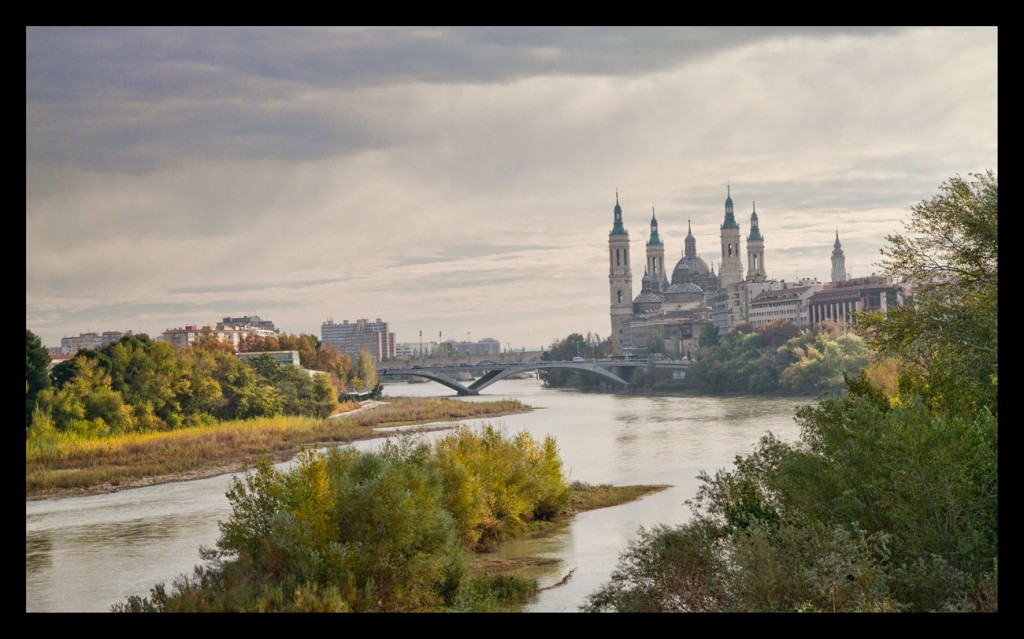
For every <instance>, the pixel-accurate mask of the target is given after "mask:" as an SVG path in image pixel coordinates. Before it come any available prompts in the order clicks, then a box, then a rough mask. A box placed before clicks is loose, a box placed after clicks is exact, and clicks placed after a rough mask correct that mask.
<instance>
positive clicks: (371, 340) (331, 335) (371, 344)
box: [320, 317, 395, 362]
mask: <svg viewBox="0 0 1024 639" xmlns="http://www.w3.org/2000/svg"><path fill="white" fill-rule="evenodd" d="M320 341H321V342H323V343H325V344H330V345H331V346H333V347H334V348H336V349H338V350H339V351H341V352H342V353H348V356H349V357H351V358H352V361H355V359H356V356H357V355H358V354H359V351H360V350H362V349H364V348H365V349H366V350H368V351H370V354H371V355H372V356H373V357H374V359H375V360H376V361H377V362H382V361H384V360H385V359H391V358H394V357H395V334H394V333H392V332H391V330H390V328H389V327H388V323H387V322H383V321H381V319H380V318H379V317H378V318H377V321H375V322H371V321H370V320H367V319H358V320H356V321H354V322H349V321H348V320H342V322H341V323H340V324H337V323H335V321H334V320H333V319H329V320H327V321H326V322H324V323H323V324H321V325H320Z"/></svg>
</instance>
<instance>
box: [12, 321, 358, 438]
mask: <svg viewBox="0 0 1024 639" xmlns="http://www.w3.org/2000/svg"><path fill="white" fill-rule="evenodd" d="M26 376H27V377H28V374H26ZM50 379H51V380H52V386H50V387H46V386H45V385H41V384H38V383H37V384H36V385H35V386H34V387H33V384H32V381H31V378H30V379H29V389H30V393H29V395H30V398H31V390H33V388H35V389H37V392H36V394H35V396H34V401H33V402H32V406H31V409H32V419H31V422H30V424H31V426H30V428H29V436H30V437H31V436H33V435H35V436H39V435H41V434H44V433H47V432H53V431H57V432H72V433H76V434H79V435H96V436H102V435H108V434H118V433H128V432H146V431H158V430H169V429H174V428H180V427H183V426H193V425H197V424H204V423H212V422H213V421H216V420H229V419H248V418H254V417H269V416H274V415H305V416H314V417H326V416H328V415H330V414H331V413H332V412H333V411H334V410H335V409H336V408H337V405H338V404H337V395H338V393H337V390H336V389H335V386H334V385H333V384H332V383H331V381H330V378H329V377H328V375H326V374H316V375H310V374H308V373H307V372H306V371H305V370H302V369H300V368H297V367H294V366H281V365H280V364H278V363H277V362H276V361H274V360H273V359H272V358H271V357H270V356H269V355H267V356H264V357H260V358H257V359H256V360H254V361H252V362H251V363H247V362H244V361H242V360H241V359H239V358H237V357H235V356H234V354H233V353H232V352H231V350H230V348H225V347H224V346H223V345H222V344H220V343H219V342H217V340H215V339H213V340H201V341H200V343H199V344H197V345H196V346H192V347H189V348H185V349H180V350H176V349H175V348H174V347H173V346H171V345H170V344H166V343H164V342H156V341H152V340H150V339H149V337H148V336H146V335H130V336H126V337H123V338H121V340H120V341H118V342H116V343H114V344H111V345H109V346H106V347H104V348H103V349H100V350H83V351H79V353H78V354H77V355H76V356H75V357H73V358H71V359H69V360H67V361H65V362H62V363H60V364H58V365H57V366H55V367H54V368H53V370H52V371H51V372H50ZM27 409H28V407H26V410H27Z"/></svg>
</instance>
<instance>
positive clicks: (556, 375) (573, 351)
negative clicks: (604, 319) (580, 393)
mask: <svg viewBox="0 0 1024 639" xmlns="http://www.w3.org/2000/svg"><path fill="white" fill-rule="evenodd" d="M611 355H612V338H611V336H610V335H609V336H608V337H606V338H605V339H601V337H600V336H599V335H595V334H593V333H587V334H586V335H585V336H584V335H583V334H581V333H570V334H569V335H567V336H566V337H565V338H563V339H556V340H554V341H552V342H551V346H549V347H548V348H547V350H545V351H544V352H543V353H542V354H541V359H542V360H543V361H545V362H571V361H572V360H573V358H574V357H582V358H583V359H586V360H592V359H607V358H608V357H611ZM540 378H541V379H542V380H544V383H545V384H546V385H548V386H556V387H566V386H571V387H573V388H579V389H582V390H597V389H602V388H604V387H605V386H606V384H607V382H606V381H605V380H604V379H603V378H602V377H600V376H598V375H594V374H592V373H585V372H580V371H574V370H570V369H557V368H556V369H545V370H543V371H541V374H540Z"/></svg>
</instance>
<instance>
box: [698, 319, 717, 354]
mask: <svg viewBox="0 0 1024 639" xmlns="http://www.w3.org/2000/svg"><path fill="white" fill-rule="evenodd" d="M697 343H698V344H699V345H700V347H701V348H710V347H712V346H718V345H719V344H721V343H722V334H721V332H719V330H718V327H717V326H715V325H714V324H708V325H707V326H705V327H704V330H702V331H701V332H700V337H699V338H698V339H697Z"/></svg>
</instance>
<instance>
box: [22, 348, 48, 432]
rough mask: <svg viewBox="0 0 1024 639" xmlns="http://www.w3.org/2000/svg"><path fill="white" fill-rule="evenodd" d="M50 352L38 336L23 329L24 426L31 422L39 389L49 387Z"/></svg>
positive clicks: (42, 389)
mask: <svg viewBox="0 0 1024 639" xmlns="http://www.w3.org/2000/svg"><path fill="white" fill-rule="evenodd" d="M49 367H50V354H49V353H48V352H47V351H46V347H45V346H43V342H42V340H41V339H39V336H38V335H36V334H35V333H33V332H32V331H30V330H27V329H26V331H25V426H28V425H29V424H31V423H32V411H34V410H35V408H36V397H38V395H39V393H40V391H44V390H46V389H47V388H49V387H50V385H51V384H50V374H49Z"/></svg>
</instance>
